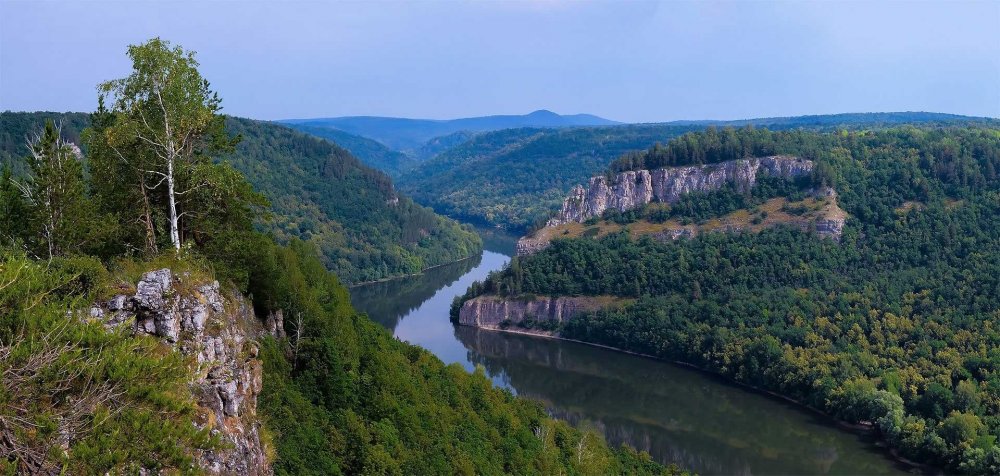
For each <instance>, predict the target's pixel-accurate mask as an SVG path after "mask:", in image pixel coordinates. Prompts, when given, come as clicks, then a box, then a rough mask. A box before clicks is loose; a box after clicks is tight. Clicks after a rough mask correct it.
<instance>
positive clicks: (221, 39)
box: [0, 0, 1000, 122]
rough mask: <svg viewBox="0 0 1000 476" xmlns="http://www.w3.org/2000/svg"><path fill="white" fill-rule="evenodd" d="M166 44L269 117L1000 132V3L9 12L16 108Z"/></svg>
mask: <svg viewBox="0 0 1000 476" xmlns="http://www.w3.org/2000/svg"><path fill="white" fill-rule="evenodd" d="M154 36H160V37H162V38H164V39H167V40H170V41H172V42H174V43H176V44H180V45H181V46H183V47H184V48H187V49H190V50H194V51H196V52H197V58H198V60H199V62H200V63H201V72H202V74H203V75H204V76H205V77H206V78H207V79H208V80H209V81H211V83H212V86H213V88H214V89H215V90H216V91H218V92H219V94H220V96H221V97H222V98H223V107H224V112H226V113H228V114H233V115H238V116H246V117H252V118H256V119H288V118H309V117H334V116H349V115H379V116H397V117H418V118H434V119H446V118H455V117H468V116H479V115H490V114H523V113H527V112H530V111H533V110H536V109H549V110H552V111H555V112H558V113H562V114H573V113H591V114H597V115H600V116H603V117H606V118H609V119H614V120H619V121H623V122H659V121H669V120H679V119H719V120H721V119H742V118H753V117H771V116H794V115H803V114H827V113H838V112H873V111H933V112H947V113H955V114H967V115H975V116H990V117H1000V0H987V1H940V2H938V1H884V2H869V1H865V2H848V1H808V0H799V1H787V2H779V1H742V2H736V1H725V2H723V1H697V2H695V1H672V2H626V1H616V2H610V1H608V2H603V1H590V2H570V1H559V0H535V1H521V2H514V1H479V2H457V1H410V2H389V1H369V2H335V1H326V2H317V1H295V0H286V1H271V2H262V1H249V2H248V1H240V2H237V1H199V2H191V1H141V0H140V1H94V0H74V1H50V0H32V1H16V0H0V110H15V111H18V110H55V111H91V110H93V109H94V108H95V107H96V104H97V93H96V85H97V84H98V83H99V82H101V81H105V80H109V79H114V78H119V77H123V76H126V75H127V74H128V72H129V69H130V64H129V62H128V59H127V58H126V56H125V48H126V46H127V45H129V44H133V43H139V42H142V41H144V40H146V39H149V38H151V37H154Z"/></svg>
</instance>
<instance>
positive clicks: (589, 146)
mask: <svg viewBox="0 0 1000 476" xmlns="http://www.w3.org/2000/svg"><path fill="white" fill-rule="evenodd" d="M905 123H920V124H925V125H936V124H937V125H948V124H962V123H975V124H1000V121H998V120H996V119H988V118H974V117H968V116H957V115H953V114H938V113H925V112H890V113H864V114H832V115H823V116H798V117H785V118H762V119H747V120H740V121H676V122H670V123H664V124H639V125H621V126H612V127H594V128H573V129H558V130H553V129H512V130H503V131H496V132H489V133H484V134H480V135H477V136H475V137H473V138H472V139H471V140H469V141H468V142H465V143H462V144H460V145H458V146H455V147H452V148H450V149H446V150H444V151H443V152H441V153H440V154H439V155H438V156H436V157H434V158H433V159H431V160H428V161H426V162H423V163H421V164H420V165H419V166H417V167H416V168H414V169H413V170H411V171H409V172H407V173H406V174H404V175H403V176H402V177H400V178H399V179H398V180H397V183H398V185H399V188H400V190H402V191H404V192H406V193H409V194H410V195H411V196H412V197H413V198H414V199H415V200H417V201H418V202H420V203H423V204H425V205H429V206H431V207H433V208H434V209H435V210H436V211H438V212H439V213H443V214H445V215H448V216H452V217H455V218H460V219H462V220H467V221H472V222H479V223H482V224H485V225H490V226H500V227H505V228H509V229H511V230H517V231H523V230H525V229H526V228H529V227H530V226H531V224H532V223H533V222H535V221H538V220H542V219H544V218H546V217H547V216H548V215H549V214H550V213H552V212H553V211H556V210H558V209H559V206H560V205H561V203H562V199H563V198H564V197H565V195H566V192H568V191H569V189H570V188H572V187H573V186H574V185H576V184H584V183H586V182H587V180H588V179H589V178H590V177H591V176H594V175H597V174H599V173H601V172H603V171H604V170H605V168H606V167H607V166H608V164H610V163H611V162H612V161H614V160H615V159H617V158H618V157H619V156H620V155H622V154H625V153H626V152H630V151H639V150H644V149H647V148H650V147H652V146H653V145H654V144H656V143H665V142H667V141H669V140H670V139H672V138H674V137H677V136H679V135H680V134H683V133H685V132H690V131H697V130H701V129H704V128H705V127H707V126H709V125H718V126H726V125H735V126H747V125H753V126H755V127H767V128H770V129H772V130H787V129H808V130H833V129H837V128H846V129H859V128H869V129H876V128H884V127H888V126H892V125H898V124H905Z"/></svg>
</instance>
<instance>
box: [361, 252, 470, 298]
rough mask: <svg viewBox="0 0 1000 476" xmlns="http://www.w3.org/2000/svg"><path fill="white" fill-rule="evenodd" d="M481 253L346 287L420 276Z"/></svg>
mask: <svg viewBox="0 0 1000 476" xmlns="http://www.w3.org/2000/svg"><path fill="white" fill-rule="evenodd" d="M481 254H483V250H479V253H476V254H472V255H469V256H466V257H465V258H462V259H457V260H455V261H449V262H447V263H441V264H436V265H434V266H430V267H427V268H424V269H422V270H420V272H419V273H411V274H401V275H399V276H391V277H388V278H382V279H376V280H374V281H361V282H358V283H351V284H348V285H347V288H348V289H350V288H356V287H358V286H364V285H366V284H377V283H386V282H389V281H395V280H397V279H406V278H415V277H417V276H422V275H424V274H426V273H427V272H428V271H430V270H432V269H437V268H440V267H442V266H448V265H452V264H456V263H461V262H463V261H466V260H470V259H472V258H475V257H477V256H479V255H481Z"/></svg>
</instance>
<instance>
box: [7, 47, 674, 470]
mask: <svg viewBox="0 0 1000 476" xmlns="http://www.w3.org/2000/svg"><path fill="white" fill-rule="evenodd" d="M129 55H130V57H131V59H132V60H133V63H134V64H133V66H134V71H133V74H132V75H130V76H129V77H127V78H125V79H122V80H118V81H113V82H110V83H105V84H104V85H103V86H102V91H104V92H105V93H113V95H114V97H115V100H116V103H115V105H114V107H113V110H112V111H108V110H106V109H105V108H104V104H103V98H102V100H101V101H100V107H99V110H98V111H97V112H96V113H95V114H94V115H93V116H92V117H91V120H92V126H93V127H92V128H91V129H90V130H89V131H87V133H86V134H85V136H84V138H85V139H86V142H87V144H88V149H89V150H90V152H91V153H92V154H93V159H94V160H93V162H92V165H93V175H92V177H91V179H92V180H91V182H90V185H91V187H90V188H91V190H90V193H92V194H93V195H95V197H94V198H93V200H91V197H90V196H89V195H90V194H88V191H87V187H86V185H87V184H86V182H85V181H84V178H85V177H84V174H83V170H82V166H81V163H80V161H79V160H77V158H76V157H75V156H73V157H72V158H70V160H68V161H67V160H64V159H67V158H69V156H68V154H67V150H66V149H65V148H64V147H62V146H61V145H60V143H59V138H58V137H57V134H56V133H55V130H54V127H52V125H51V124H49V126H48V127H47V129H46V132H45V134H44V136H43V138H44V139H43V140H42V141H40V142H39V143H38V144H39V145H38V148H36V149H33V150H32V152H33V155H32V157H33V161H32V162H30V165H31V167H30V171H29V172H30V174H31V175H30V181H31V182H30V186H28V187H27V190H28V191H29V192H30V193H29V199H30V200H29V201H28V202H27V204H25V203H24V202H22V201H21V197H20V195H18V193H17V192H21V190H19V189H15V188H12V187H10V186H9V185H4V186H2V187H0V210H3V211H4V212H5V216H4V217H3V219H2V220H0V224H3V225H4V228H3V229H0V235H2V236H3V237H4V239H5V240H7V239H9V240H11V241H13V242H16V243H18V244H21V243H20V242H18V239H20V238H21V236H20V235H22V233H23V236H24V237H25V238H24V240H25V242H26V243H29V244H31V243H34V244H37V243H39V242H40V241H39V237H42V238H44V239H45V240H46V241H45V242H46V244H47V245H49V246H48V248H49V249H50V250H53V251H52V252H50V253H49V257H48V258H49V259H48V260H47V261H46V262H45V263H46V264H45V265H44V266H43V265H42V264H41V262H40V261H38V260H33V259H31V258H29V257H28V256H26V255H25V254H24V253H23V252H21V251H14V249H13V248H3V249H0V454H2V455H3V458H2V459H0V472H3V473H5V474H10V473H32V474H33V473H43V474H50V473H51V474H56V473H60V474H123V473H129V474H133V473H142V472H146V471H150V472H153V473H161V472H162V473H169V474H174V473H183V474H189V473H198V472H200V471H201V470H202V469H203V468H200V467H199V466H198V464H197V463H198V458H197V457H198V456H199V452H200V451H204V450H213V449H218V448H219V447H220V445H221V442H220V441H219V440H218V439H217V438H215V437H212V436H211V433H210V431H211V430H210V429H208V428H206V429H202V430H199V429H198V427H197V426H196V425H195V423H196V420H200V419H199V418H196V415H195V414H194V413H195V410H196V405H195V404H194V396H193V395H192V391H191V388H190V383H191V381H192V380H193V379H195V378H198V377H204V376H203V375H198V376H196V375H195V369H194V366H189V362H185V358H184V354H183V353H182V352H181V351H178V350H177V349H176V348H173V347H172V346H169V345H168V344H166V343H161V342H159V341H157V340H156V339H154V338H152V337H149V336H144V335H135V333H134V332H132V331H131V329H130V326H128V325H123V326H121V327H119V328H117V329H112V330H108V329H106V328H105V327H104V324H105V321H103V320H102V319H95V318H92V317H91V314H90V312H89V311H90V305H91V304H92V303H93V302H95V301H96V300H98V299H106V298H107V297H108V296H106V293H107V292H108V288H109V287H111V285H113V286H117V287H121V286H127V285H128V284H127V283H131V282H134V281H135V280H136V279H137V278H138V275H139V274H140V273H141V272H143V271H145V270H148V269H149V268H150V267H152V266H154V265H155V266H167V267H170V268H171V269H172V270H174V272H176V273H182V274H184V275H187V276H192V275H194V276H197V277H199V278H204V279H206V280H207V279H211V277H212V274H213V273H212V269H213V268H214V271H215V273H214V274H215V276H216V277H219V278H220V279H222V280H223V281H224V282H225V285H226V286H231V285H235V287H237V288H238V289H239V290H241V291H246V292H247V293H248V294H249V295H250V296H251V299H252V302H253V305H254V308H255V310H256V311H257V313H258V315H261V316H264V315H277V314H278V313H279V312H280V313H283V314H284V316H285V322H284V328H285V329H286V330H287V331H288V335H289V336H290V337H289V338H287V339H285V338H282V339H281V340H275V339H274V338H270V337H268V338H266V339H265V340H264V342H263V346H262V347H263V348H262V352H261V354H260V357H261V358H262V359H263V361H264V375H263V393H262V394H261V395H260V397H259V402H258V406H257V408H258V409H259V411H260V412H261V414H262V416H263V418H264V419H265V424H266V429H267V430H268V432H266V434H267V435H272V436H273V438H272V442H273V444H274V446H275V450H276V458H277V459H276V461H274V468H275V470H276V472H277V473H279V474H442V473H461V474H504V473H506V474H510V473H516V474H527V473H536V474H537V473H544V474H608V473H619V474H620V473H629V474H671V475H673V474H678V473H679V471H677V470H676V468H664V467H662V466H660V465H657V464H655V463H653V462H652V461H651V460H650V458H649V455H648V454H644V453H637V452H635V451H634V450H630V449H627V448H622V449H611V448H608V447H607V446H606V445H605V444H604V443H603V441H601V440H600V439H599V437H597V436H596V435H595V434H592V433H583V432H580V431H578V430H576V429H573V428H572V427H570V426H569V425H567V424H566V423H561V422H556V421H555V420H552V419H551V418H549V417H548V416H547V415H546V414H545V412H544V411H543V409H542V407H541V405H540V404H538V403H535V402H530V401H528V400H524V399H518V398H516V397H514V396H513V395H512V394H511V393H510V392H507V391H502V390H498V389H496V388H494V387H493V386H492V383H491V382H490V381H489V379H487V378H486V377H485V375H484V373H483V372H482V371H478V372H476V373H475V374H471V375H470V374H469V373H467V372H465V371H464V370H463V369H462V368H461V367H459V366H457V365H452V366H445V365H444V364H442V363H441V361H440V360H438V359H437V358H435V357H434V356H433V355H432V354H430V353H429V352H427V351H425V350H422V349H420V348H418V347H414V346H411V345H408V344H406V343H403V342H400V341H398V340H396V339H395V338H393V337H392V335H391V334H389V333H388V331H386V330H385V329H384V328H382V327H381V326H378V325H377V324H375V323H373V322H371V321H370V320H368V318H367V317H366V316H363V315H359V314H358V313H357V312H355V311H354V309H353V308H352V307H351V304H350V299H349V295H348V293H347V290H346V288H344V287H343V286H342V285H341V283H340V280H339V279H338V278H337V277H336V275H334V274H333V273H331V272H330V271H329V270H328V268H334V269H339V270H342V271H343V272H344V273H345V274H347V275H348V276H349V278H353V279H366V278H381V277H387V276H391V275H394V274H399V273H401V272H417V271H419V270H421V269H424V268H425V267H427V266H431V265H433V264H438V263H440V262H447V261H452V260H455V259H457V258H462V257H466V256H468V255H469V254H471V253H473V252H475V251H477V250H478V248H479V247H480V246H481V243H480V241H479V239H478V238H477V237H476V235H475V234H474V233H473V232H472V231H471V230H469V229H466V228H461V227H459V225H457V224H456V223H454V222H451V221H448V220H444V219H442V218H441V217H438V216H437V215H434V214H433V213H432V212H431V211H430V210H428V209H425V208H421V207H419V206H417V205H414V204H413V203H412V202H411V201H409V200H408V199H405V198H400V197H398V196H396V195H395V193H394V192H393V190H392V184H391V182H390V181H389V180H388V178H387V177H386V176H385V175H383V174H381V173H379V172H376V171H373V170H371V169H368V168H365V167H363V166H361V165H360V164H359V163H358V162H357V160H356V159H354V158H353V157H351V156H350V155H349V154H347V153H346V152H345V151H343V150H342V149H340V148H338V147H336V146H334V145H332V144H330V143H329V142H325V141H322V140H319V139H312V138H308V137H306V136H304V135H302V134H299V133H296V132H294V131H291V130H288V129H286V128H282V127H280V126H272V125H267V124H263V123H259V122H253V121H249V120H237V119H233V120H231V121H229V126H230V128H232V129H235V130H236V131H237V132H239V133H240V135H241V136H242V137H245V138H247V139H246V140H244V141H242V142H241V144H240V147H239V148H233V146H234V145H235V140H233V139H231V138H230V137H229V136H228V135H227V134H226V133H225V131H224V130H223V127H222V126H223V123H222V117H221V116H219V115H217V114H216V112H217V111H218V106H219V100H218V98H217V97H216V96H215V94H214V93H211V91H209V89H208V83H207V82H205V81H204V80H203V79H202V78H201V77H200V75H199V74H198V73H197V69H196V66H197V63H196V62H195V61H194V58H193V53H190V52H186V51H184V50H182V49H181V48H179V47H171V46H170V44H169V43H167V42H163V41H161V40H159V39H154V40H151V41H149V42H147V43H144V44H142V45H139V46H133V47H130V49H129ZM161 100H162V101H161ZM6 114H7V113H5V116H4V117H5V118H6V117H7V116H6ZM177 134H179V135H177ZM222 151H228V152H230V153H231V154H232V155H231V156H230V161H229V162H225V161H220V162H215V161H213V160H211V158H210V156H211V155H212V154H217V153H219V152H222ZM230 163H231V164H232V165H230ZM52 164H56V165H58V167H53V166H52ZM56 169H58V170H56ZM238 170H246V171H248V173H249V174H250V175H251V177H253V179H252V180H251V183H256V184H258V185H259V186H260V187H261V189H262V191H263V192H264V193H265V194H267V195H268V196H269V197H270V198H271V199H272V200H273V201H274V205H273V206H274V208H275V210H277V211H278V212H279V213H281V212H285V213H288V214H287V215H279V217H283V218H284V220H285V221H284V222H282V221H280V219H279V220H276V223H277V224H275V225H272V226H273V227H274V228H273V229H274V230H275V231H276V232H277V234H279V236H280V237H281V238H282V240H283V241H285V242H287V245H285V246H282V245H278V244H276V243H275V242H274V241H273V240H272V239H271V238H270V237H268V236H265V235H263V234H261V233H259V232H256V231H254V230H253V222H254V221H257V220H255V219H256V218H258V217H257V216H256V214H257V213H259V208H260V207H263V206H265V205H266V203H265V202H264V201H263V199H262V197H261V196H260V195H258V194H257V193H256V192H255V191H254V189H253V187H251V185H250V183H248V182H247V180H246V179H244V177H243V175H242V174H241V173H240V172H239V171H238ZM150 176H153V177H154V179H151V178H150ZM3 178H4V179H5V181H6V182H7V183H8V184H12V183H13V182H12V181H11V178H12V173H10V172H9V171H7V172H5V173H4V176H3ZM161 179H162V180H161ZM163 181H166V182H167V186H166V190H165V189H164V187H163V186H162V183H161V182H163ZM52 184H57V186H56V187H55V188H57V189H58V191H59V192H60V193H62V195H59V196H58V199H54V198H53V197H56V195H54V194H52V193H48V194H47V195H45V196H46V197H48V198H47V199H46V200H43V201H42V203H43V204H44V205H43V206H44V207H45V208H43V209H42V211H43V212H45V213H43V214H42V215H41V216H42V217H43V218H46V220H35V219H31V220H28V224H27V226H25V227H24V228H23V229H22V228H19V227H18V226H19V222H18V221H16V220H17V219H18V217H19V216H21V215H20V214H22V213H23V214H25V215H26V216H28V217H29V218H31V217H32V216H33V215H32V213H36V212H37V209H38V207H39V206H40V205H39V203H40V201H39V200H38V196H39V195H38V194H37V192H38V191H42V192H49V191H51V190H52V189H53V185H52ZM174 186H176V187H177V188H174ZM67 191H68V192H67ZM57 205H58V206H60V207H63V208H62V209H61V210H62V211H61V212H60V213H63V214H65V215H66V220H69V221H67V222H66V224H65V226H63V225H60V226H62V228H58V227H56V226H53V225H52V224H53V223H56V222H57V221H56V220H53V219H51V216H52V210H53V207H54V206H57ZM77 205H79V206H83V205H86V206H88V207H89V206H94V207H96V208H97V209H99V210H101V211H103V212H105V213H107V214H109V216H111V217H112V219H113V220H114V221H116V222H118V223H120V224H121V225H122V226H121V228H118V229H116V231H115V233H114V234H113V236H114V237H113V238H111V237H109V236H111V234H109V235H108V236H105V237H103V242H102V243H95V244H94V246H93V249H94V250H97V251H94V253H95V254H93V255H76V256H72V257H63V256H61V254H63V253H64V252H66V253H74V254H77V253H81V252H86V251H87V250H86V249H85V248H84V247H83V246H82V245H79V244H74V243H75V242H72V241H69V242H67V241H59V240H60V239H56V238H58V237H59V236H73V235H72V233H77V232H80V231H81V230H88V226H89V225H85V224H83V223H82V222H79V221H73V220H80V219H81V218H84V217H85V216H86V215H85V214H84V213H83V212H81V211H80V209H76V208H72V207H73V206H77ZM165 205H166V206H165ZM26 207H27V208H26ZM32 207H34V208H32ZM299 207H304V208H299ZM303 209H305V210H309V212H310V213H311V214H309V215H307V214H296V213H297V212H300V211H301V210H303ZM178 211H180V213H178ZM6 213H10V215H6ZM88 213H89V209H88ZM313 213H314V214H313ZM181 217H183V222H181V223H180V225H179V224H178V220H179V219H181ZM164 218H166V220H164ZM296 218H298V219H301V223H298V224H297V226H298V225H300V224H304V223H305V221H306V220H311V219H315V221H312V222H311V223H310V224H305V227H306V228H305V229H303V228H298V229H297V233H291V232H290V230H289V228H287V227H285V225H288V223H289V221H290V220H295V219H296ZM35 222H42V223H43V225H42V228H41V231H39V226H38V225H37V224H36V223H35ZM134 222H138V226H135V223H134ZM165 222H167V223H169V226H168V225H166V224H165ZM59 223H62V222H59ZM45 227H48V228H45ZM164 228H169V229H170V230H169V231H170V235H171V237H170V239H169V240H167V239H165V238H164V235H165V233H164ZM331 229H335V230H336V231H337V233H338V235H337V236H332V235H331V234H327V233H326V232H327V231H329V230H331ZM57 232H58V233H57ZM282 232H284V235H283V236H282ZM60 233H63V234H65V235H60ZM299 233H308V234H309V235H310V236H319V237H326V238H327V239H334V240H337V239H339V241H338V242H334V243H333V244H332V247H328V248H325V249H324V248H322V246H323V245H325V244H330V243H329V242H327V241H324V240H322V239H320V240H309V241H303V240H300V239H298V238H297V235H298V234H299ZM179 237H183V238H184V243H185V246H184V247H183V248H179V249H178V250H177V251H174V250H171V251H170V252H168V253H165V254H157V253H156V250H157V248H158V247H160V246H163V245H165V244H170V245H174V246H178V245H179V242H180V240H179ZM338 237H339V238H338ZM65 243H69V245H67V244H65ZM70 245H72V246H70ZM345 250H346V251H345ZM56 251H58V252H56ZM138 251H144V252H145V254H146V256H147V257H148V258H149V259H150V261H146V262H141V263H140V262H137V261H135V260H133V259H132V258H131V255H132V254H134V253H135V252H138ZM321 257H323V258H326V260H325V261H326V262H324V260H322V259H321ZM102 259H104V260H107V261H112V262H114V263H116V265H117V266H116V273H117V276H118V278H119V279H125V282H117V281H116V282H114V283H111V282H110V281H111V280H110V277H109V273H108V272H107V270H106V268H105V267H104V265H103V264H102V261H101V260H102ZM352 260H354V261H352ZM366 260H367V261H366ZM116 289H117V288H116ZM242 324H246V326H247V328H252V327H255V326H253V325H251V324H252V323H242ZM246 337H247V338H254V336H251V335H247V336H246Z"/></svg>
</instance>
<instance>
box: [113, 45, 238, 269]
mask: <svg viewBox="0 0 1000 476" xmlns="http://www.w3.org/2000/svg"><path fill="white" fill-rule="evenodd" d="M128 56H129V58H130V59H131V60H132V73H131V74H129V75H128V76H127V77H124V78H121V79H116V80H112V81H108V82H105V83H102V84H101V85H99V86H98V89H99V91H100V97H101V100H102V101H103V100H105V98H107V99H110V100H111V101H110V103H111V104H112V105H111V113H112V114H114V115H115V123H114V125H113V126H112V127H109V128H107V129H106V131H105V134H106V140H107V143H108V144H109V146H110V147H111V149H112V150H114V152H115V153H116V154H117V155H118V156H119V158H120V159H121V160H123V161H126V162H129V163H131V164H133V166H135V167H137V168H138V169H139V170H138V171H139V173H140V174H141V175H142V176H143V177H145V179H144V180H143V186H144V187H146V188H147V189H148V190H159V189H160V188H161V187H165V197H166V208H167V210H166V216H167V221H168V229H169V233H170V243H171V245H172V246H173V247H174V249H175V250H180V248H181V239H182V234H181V220H182V219H183V218H184V217H185V216H186V215H190V214H192V213H193V212H192V211H190V210H182V209H181V208H182V206H181V197H182V196H184V195H185V194H188V193H191V192H193V191H194V190H195V189H197V188H198V187H199V186H200V185H199V184H197V183H195V182H194V181H192V180H189V178H190V177H191V176H192V173H191V172H192V170H193V168H194V166H195V165H196V163H197V159H198V157H199V156H200V154H202V153H203V152H204V151H205V150H208V149H211V148H212V147H213V145H214V143H215V141H216V139H217V137H218V134H219V133H220V131H221V133H222V134H223V135H224V131H223V125H222V116H220V115H218V112H219V111H220V109H221V106H220V102H221V101H220V99H219V97H218V95H217V94H216V93H215V92H213V91H212V90H211V89H210V88H209V83H208V81H207V80H205V79H204V78H203V77H202V76H201V74H200V73H199V72H198V62H197V61H196V60H195V58H194V52H192V51H186V50H184V49H183V48H181V47H179V46H173V45H171V44H170V42H168V41H165V40H161V39H160V38H154V39H152V40H149V41H147V42H145V43H143V44H140V45H132V46H129V48H128ZM134 144H139V145H140V146H141V147H142V149H144V150H145V151H147V152H148V157H152V158H153V160H152V161H148V163H147V161H139V160H136V157H137V156H143V153H142V152H141V151H138V152H137V151H135V150H134V149H133V150H132V151H129V150H126V147H128V146H129V145H134ZM147 179H148V181H147Z"/></svg>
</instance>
